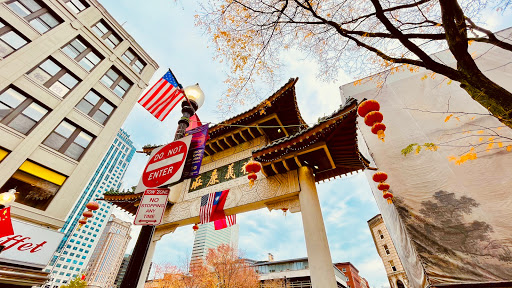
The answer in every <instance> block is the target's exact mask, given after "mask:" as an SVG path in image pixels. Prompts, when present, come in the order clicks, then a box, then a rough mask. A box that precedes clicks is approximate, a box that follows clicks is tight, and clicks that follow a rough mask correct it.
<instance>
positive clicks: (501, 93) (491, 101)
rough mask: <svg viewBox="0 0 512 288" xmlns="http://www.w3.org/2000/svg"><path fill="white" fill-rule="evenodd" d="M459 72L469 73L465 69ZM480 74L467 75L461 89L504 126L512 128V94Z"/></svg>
mask: <svg viewBox="0 0 512 288" xmlns="http://www.w3.org/2000/svg"><path fill="white" fill-rule="evenodd" d="M461 70H462V71H461ZM459 71H461V72H462V73H464V74H466V73H467V72H466V71H464V69H459ZM474 72H476V71H474ZM478 72H479V73H478ZM478 72H476V73H473V74H469V75H468V74H466V75H465V76H466V77H465V78H466V79H465V80H462V81H460V82H461V84H460V87H461V88H462V89H464V90H466V92H467V93H468V94H469V95H470V96H471V98H473V99H474V100H475V101H477V102H478V103H480V105H482V106H484V107H485V108H486V109H487V110H489V112H491V113H492V115H494V116H495V117H496V118H498V119H499V120H500V121H501V122H502V123H503V124H505V125H507V126H508V127H510V128H512V93H510V92H509V91H507V90H506V89H505V88H503V87H501V86H499V85H498V84H496V83H494V82H493V81H491V80H490V79H489V78H487V77H486V76H485V75H484V74H483V73H481V72H480V70H478ZM479 74H480V75H479Z"/></svg>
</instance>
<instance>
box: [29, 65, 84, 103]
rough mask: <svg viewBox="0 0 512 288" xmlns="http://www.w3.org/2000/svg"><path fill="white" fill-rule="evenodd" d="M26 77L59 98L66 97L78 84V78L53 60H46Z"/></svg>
mask: <svg viewBox="0 0 512 288" xmlns="http://www.w3.org/2000/svg"><path fill="white" fill-rule="evenodd" d="M28 75H29V76H30V78H32V79H34V80H35V81H36V82H38V83H39V84H41V85H43V86H44V87H46V88H48V89H50V90H51V91H53V92H55V93H56V94H57V95H59V96H61V97H64V96H66V94H68V92H69V91H71V89H73V88H74V87H75V86H76V84H78V78H77V77H76V76H74V75H72V74H71V73H69V72H68V71H67V70H66V69H65V68H63V67H62V66H60V65H59V64H57V62H56V61H55V60H53V59H46V60H45V61H44V62H43V63H42V64H41V65H39V66H38V67H36V68H35V69H34V70H32V72H30V73H29V74H28Z"/></svg>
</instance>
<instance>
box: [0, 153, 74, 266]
mask: <svg viewBox="0 0 512 288" xmlns="http://www.w3.org/2000/svg"><path fill="white" fill-rule="evenodd" d="M65 180H66V176H64V175H62V174H59V173H57V172H54V171H52V170H50V169H47V168H45V167H43V166H40V165H38V164H36V163H33V162H31V161H25V162H24V163H23V164H22V165H21V166H20V168H18V170H17V171H16V172H15V173H14V174H13V175H12V176H11V178H10V179H9V180H7V182H5V184H4V185H3V187H2V188H1V190H0V191H7V190H9V189H11V188H14V187H16V191H17V192H18V193H19V194H18V195H17V196H16V200H15V201H16V202H17V203H20V204H23V205H27V206H30V207H33V208H36V209H40V210H46V208H47V207H48V205H49V204H50V202H51V201H52V199H53V197H55V194H57V192H58V191H59V189H60V187H61V186H62V184H63V183H64V181H65ZM63 259H64V258H61V260H63Z"/></svg>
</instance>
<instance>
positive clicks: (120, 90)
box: [101, 68, 132, 98]
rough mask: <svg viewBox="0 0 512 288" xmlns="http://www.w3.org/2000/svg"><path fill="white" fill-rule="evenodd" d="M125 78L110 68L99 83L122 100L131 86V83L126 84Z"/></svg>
mask: <svg viewBox="0 0 512 288" xmlns="http://www.w3.org/2000/svg"><path fill="white" fill-rule="evenodd" d="M125 78H126V77H124V76H122V75H121V74H120V73H119V72H117V71H116V70H114V69H113V68H110V69H109V70H108V71H107V73H106V74H105V75H104V76H103V77H102V78H101V82H102V83H103V84H105V85H106V86H107V87H108V88H110V89H112V91H114V93H116V94H117V95H118V96H119V97H121V98H122V97H123V96H124V94H126V92H127V91H128V89H130V87H131V86H132V83H130V82H128V81H127V80H126V79H125Z"/></svg>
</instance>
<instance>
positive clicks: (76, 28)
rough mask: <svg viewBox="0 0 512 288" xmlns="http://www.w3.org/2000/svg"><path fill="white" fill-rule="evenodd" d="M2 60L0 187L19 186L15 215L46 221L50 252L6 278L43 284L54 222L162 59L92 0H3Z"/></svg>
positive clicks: (60, 220) (61, 220)
mask: <svg viewBox="0 0 512 288" xmlns="http://www.w3.org/2000/svg"><path fill="white" fill-rule="evenodd" d="M0 58H1V61H0V161H1V162H0V171H2V173H0V187H1V188H0V192H5V191H7V190H9V189H11V188H14V187H16V189H17V191H18V192H19V194H17V198H16V203H14V205H13V207H12V211H11V213H12V216H13V218H14V219H16V220H20V221H18V224H17V225H21V226H23V227H29V226H30V225H34V224H35V225H40V226H38V227H39V228H41V227H44V229H46V230H45V231H46V232H45V237H46V238H45V239H47V240H43V239H41V242H42V241H47V242H46V245H45V247H44V248H45V249H46V250H48V251H41V253H43V252H44V258H42V257H43V255H42V254H41V255H38V256H35V255H27V256H26V257H25V258H24V260H23V265H24V266H28V267H36V268H37V269H35V270H34V271H33V273H34V274H33V275H32V276H30V275H29V274H30V273H31V272H27V271H25V272H23V273H24V274H23V275H24V277H23V281H22V280H20V277H13V279H11V280H9V284H8V285H11V286H10V287H16V285H22V286H32V285H39V284H42V283H41V278H42V279H44V278H45V277H41V275H40V274H39V273H41V272H42V271H41V268H44V266H45V265H46V264H47V263H48V261H49V260H50V258H51V256H52V254H53V252H54V251H55V248H56V245H55V243H56V244H57V245H58V243H60V240H61V238H62V234H60V233H58V232H57V231H56V230H57V229H59V228H61V227H62V226H64V224H65V219H66V216H67V215H68V213H69V212H70V210H71V209H72V208H73V205H74V204H75V202H76V199H77V198H78V197H79V195H80V193H81V192H82V191H83V189H84V187H85V186H86V185H87V183H88V181H89V179H90V178H91V177H92V175H93V173H94V171H95V169H96V167H97V166H98V164H99V163H100V161H101V159H102V158H103V156H104V155H105V153H106V151H107V149H108V147H109V146H110V144H111V143H112V142H113V141H114V138H115V137H116V133H117V131H118V130H119V128H120V127H121V125H122V123H123V122H124V120H125V119H126V117H127V115H128V114H129V112H130V110H131V109H132V108H133V106H134V105H135V103H136V101H137V99H138V97H139V96H140V94H141V93H142V91H143V90H144V88H146V87H147V85H148V81H149V80H150V78H151V77H152V75H153V74H154V72H155V70H156V69H157V68H158V65H157V64H156V63H155V61H154V60H153V59H151V57H149V55H148V54H147V53H146V52H145V51H144V50H143V49H142V48H141V47H140V46H139V45H138V44H137V42H135V40H134V39H133V38H132V37H130V35H129V34H128V33H127V32H126V31H125V30H124V29H123V28H122V27H121V25H120V24H119V23H117V21H116V20H115V19H114V18H113V17H112V16H111V15H110V14H109V13H108V12H107V11H106V10H105V9H104V8H103V6H101V5H100V4H99V3H98V2H97V1H96V0H23V1H22V0H10V1H5V0H2V1H0ZM41 229H43V228H41ZM18 230H19V229H18ZM27 230H30V229H27ZM32 230H33V229H32ZM20 231H21V230H20ZM50 240H51V242H48V241H50ZM38 241H39V240H38ZM54 245H55V246H54ZM50 247H53V251H50ZM11 250H12V249H11ZM6 252H7V251H6ZM9 253H12V251H11V252H9ZM5 255H6V254H4V253H2V254H1V255H0V258H1V259H0V261H1V262H9V261H10V260H9V259H4V258H5V257H4V256H5ZM30 256H32V258H31V257H30ZM12 258H13V259H15V260H14V261H17V260H16V259H17V258H19V257H17V256H15V255H14V256H13V257H12ZM44 262H46V264H43V263H44ZM9 263H11V262H9ZM0 270H2V271H3V270H4V268H3V267H2V268H0ZM2 281H3V280H0V283H3V282H2ZM6 285H7V284H6ZM13 285H14V286H13ZM0 286H1V285H0ZM2 287H4V286H2Z"/></svg>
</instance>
